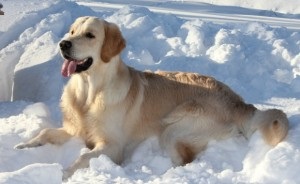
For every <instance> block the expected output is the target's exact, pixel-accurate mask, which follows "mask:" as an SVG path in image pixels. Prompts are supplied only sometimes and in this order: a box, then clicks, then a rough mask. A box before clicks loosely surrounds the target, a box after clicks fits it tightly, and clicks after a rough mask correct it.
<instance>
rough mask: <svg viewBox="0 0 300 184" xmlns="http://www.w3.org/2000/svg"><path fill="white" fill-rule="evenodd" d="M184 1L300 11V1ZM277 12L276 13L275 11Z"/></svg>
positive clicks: (184, 0)
mask: <svg viewBox="0 0 300 184" xmlns="http://www.w3.org/2000/svg"><path fill="white" fill-rule="evenodd" d="M182 2H204V3H209V4H215V5H225V6H237V7H245V8H253V9H259V10H269V11H273V12H280V13H288V14H299V13H300V1H299V0H293V1H286V0H272V1H261V0H243V1H241V0H230V1H224V0H183V1H182ZM274 14H275V13H274Z"/></svg>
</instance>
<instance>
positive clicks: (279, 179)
mask: <svg viewBox="0 0 300 184" xmlns="http://www.w3.org/2000/svg"><path fill="white" fill-rule="evenodd" d="M118 2H119V3H120V4H121V3H122V2H121V1H118ZM153 2H155V1H153ZM202 2H203V1H202ZM215 2H217V1H215ZM228 2H229V1H228ZM230 2H231V3H232V4H234V3H236V2H237V1H234V0H232V1H230ZM246 2H249V1H246ZM254 2H257V1H254ZM276 2H277V1H276ZM278 2H279V1H278ZM295 2H298V1H295ZM6 3H7V4H8V5H7V7H11V8H12V9H13V10H10V11H6V15H7V16H9V17H11V19H10V20H8V19H0V23H1V25H5V26H4V27H2V29H1V30H0V31H3V32H0V45H1V47H0V48H1V50H0V63H1V67H0V85H1V88H0V101H2V102H0V127H1V128H0V145H1V147H0V183H9V184H14V183H22V182H23V183H53V184H56V183H61V176H62V171H61V170H62V168H66V167H68V166H69V165H70V164H71V163H72V162H73V161H74V160H75V159H76V158H78V156H79V155H80V154H82V153H84V152H86V151H88V150H87V148H85V147H84V144H83V142H82V141H81V140H78V139H75V138H74V139H72V140H70V141H69V142H67V143H66V144H64V145H63V146H53V145H45V146H43V147H38V148H32V149H25V150H15V149H14V146H15V145H16V144H18V143H20V142H24V141H26V140H28V139H30V138H31V137H32V136H34V135H36V134H37V133H38V132H39V131H40V130H41V129H43V128H47V127H59V126H61V122H60V117H61V115H60V110H59V106H58V102H59V98H60V94H61V90H62V87H63V85H64V83H65V80H64V79H62V77H61V75H60V67H61V60H62V59H61V57H60V55H59V51H58V49H57V44H58V42H59V40H60V39H61V38H62V37H63V36H64V34H65V33H66V32H67V30H68V28H69V25H70V24H71V23H72V22H73V21H74V20H75V19H76V18H77V17H78V16H81V15H96V16H99V17H102V18H104V19H106V20H107V21H111V22H115V23H116V24H118V26H119V27H120V29H121V31H122V33H123V35H124V37H125V38H126V41H127V47H126V49H125V50H124V52H123V55H122V57H123V59H124V61H125V62H126V63H127V64H128V65H130V66H133V67H135V68H137V69H141V70H145V69H150V70H157V69H160V70H180V71H190V72H199V73H202V74H207V75H212V76H214V77H216V78H217V79H218V80H221V81H223V82H225V83H226V84H228V85H229V86H231V87H232V88H233V89H234V90H235V91H237V92H238V93H239V94H240V95H241V96H243V97H244V98H245V99H246V101H248V102H250V103H255V104H256V106H257V107H258V108H261V109H267V108H279V109H282V110H284V111H285V112H286V113H287V114H288V117H289V120H290V123H291V128H290V132H289V135H288V137H287V139H286V140H285V141H284V142H282V143H280V144H279V145H278V146H276V147H275V148H270V147H268V146H267V145H265V143H264V142H262V138H261V136H260V135H259V134H258V133H256V134H254V135H253V136H252V137H251V139H250V140H245V139H244V138H243V137H236V138H232V139H229V140H225V141H221V142H211V143H210V145H209V146H208V149H207V150H206V151H204V152H203V153H201V154H199V155H198V157H197V159H196V160H195V161H194V162H192V163H190V164H188V165H186V166H183V167H175V168H173V167H172V165H171V161H170V158H169V157H168V156H167V155H166V153H164V151H163V150H161V149H160V147H159V144H158V141H157V139H156V138H150V139H148V140H146V141H145V142H144V143H143V144H141V145H140V146H139V147H138V148H137V150H135V151H134V153H133V155H132V157H131V158H128V159H127V160H126V161H125V163H124V164H123V165H121V166H118V165H116V164H114V163H113V162H112V161H111V160H110V159H109V158H108V157H106V156H105V155H101V156H100V157H99V158H94V159H92V160H91V161H90V165H91V166H90V167H89V168H86V169H80V170H78V171H77V172H76V173H75V174H74V176H73V177H71V178H70V179H69V180H68V181H66V183H70V184H71V183H270V184H271V183H272V184H273V183H299V182H300V177H299V174H298V172H299V170H300V151H299V150H300V143H299V135H300V124H299V121H300V114H299V112H300V100H299V99H300V77H299V75H300V55H299V53H300V34H299V33H298V32H295V31H293V30H290V29H287V28H284V27H278V28H274V27H270V26H269V25H267V24H262V23H257V22H245V23H243V24H234V23H227V24H222V25H220V24H216V23H212V22H207V21H203V20H200V19H189V20H186V19H181V18H178V17H176V16H173V15H170V14H167V15H165V14H158V13H153V12H151V11H149V9H147V8H143V7H135V6H125V7H123V8H121V9H120V10H118V11H113V10H106V11H104V10H103V11H100V12H94V11H92V10H91V9H89V8H86V7H84V6H79V5H77V4H76V3H74V2H69V1H64V0H56V1H51V2H50V1H46V0H43V1H38V0H33V1H31V3H28V2H23V1H21V0H14V1H9V2H8V1H6ZM9 3H11V4H9ZM39 3H42V4H39ZM154 4H155V3H154ZM261 4H262V3H261ZM286 4H288V3H286ZM39 5H40V6H39ZM155 5H156V6H157V7H159V3H158V4H155ZM275 5H276V3H275ZM4 7H6V5H5V4H4ZM21 7H28V8H27V9H26V10H24V12H23V13H22V14H21V16H19V17H17V16H15V17H14V16H13V15H14V14H12V13H13V12H18V11H19V10H21ZM274 7H276V6H274ZM280 7H282V8H283V9H286V8H285V7H284V6H280ZM295 8H296V7H295ZM182 9H185V10H186V11H188V8H187V7H185V6H184V4H183V6H182ZM293 11H296V10H293ZM10 12H11V14H10ZM294 16H295V17H296V16H297V15H294ZM9 21H11V22H10V23H8V22H9ZM6 23H7V24H6ZM8 30H13V31H8ZM10 99H12V100H13V101H12V102H4V101H9V100H10ZM35 102H37V103H35ZM49 173H51V174H49Z"/></svg>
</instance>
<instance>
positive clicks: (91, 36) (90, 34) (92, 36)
mask: <svg viewBox="0 0 300 184" xmlns="http://www.w3.org/2000/svg"><path fill="white" fill-rule="evenodd" d="M85 36H86V37H87V38H95V36H94V35H93V34H92V33H90V32H88V33H86V34H85Z"/></svg>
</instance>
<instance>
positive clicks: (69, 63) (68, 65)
mask: <svg viewBox="0 0 300 184" xmlns="http://www.w3.org/2000/svg"><path fill="white" fill-rule="evenodd" d="M92 64H93V58H91V57H88V58H85V59H83V60H77V59H73V58H70V57H67V58H66V57H65V61H64V63H63V65H62V68H61V74H62V75H63V76H64V77H69V76H71V75H72V74H74V73H80V72H83V71H86V70H87V69H89V67H90V66H91V65H92Z"/></svg>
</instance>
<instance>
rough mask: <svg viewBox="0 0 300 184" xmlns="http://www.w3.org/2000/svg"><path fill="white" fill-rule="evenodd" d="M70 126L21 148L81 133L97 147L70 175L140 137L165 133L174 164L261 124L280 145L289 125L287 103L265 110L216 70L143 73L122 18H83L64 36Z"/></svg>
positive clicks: (118, 154)
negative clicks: (133, 61) (129, 62)
mask: <svg viewBox="0 0 300 184" xmlns="http://www.w3.org/2000/svg"><path fill="white" fill-rule="evenodd" d="M59 45H60V49H61V54H62V56H63V57H64V58H65V61H64V64H63V66H62V70H61V72H62V75H63V76H70V77H71V78H70V80H69V81H68V83H67V85H66V86H65V88H64V91H63V94H62V98H61V110H62V113H63V127H62V128H58V129H45V130H42V131H41V132H40V133H39V135H37V136H36V137H35V138H33V139H31V140H29V141H28V142H27V143H24V144H19V145H17V146H16V148H19V149H22V148H26V147H36V146H42V145H44V144H46V143H51V144H56V145H61V144H63V143H65V142H66V141H68V140H69V139H70V138H71V137H73V136H76V137H80V138H82V139H83V140H84V141H85V143H86V146H87V147H88V148H90V149H91V151H90V152H88V153H85V154H83V155H81V156H80V158H78V159H77V160H76V161H75V163H74V164H73V165H71V167H69V168H67V169H66V170H65V171H64V178H68V177H69V176H71V175H72V174H73V173H74V172H75V171H76V170H77V169H80V168H85V167H88V166H89V160H90V159H91V158H93V157H98V156H99V155H100V154H105V155H107V156H109V157H110V158H111V159H112V160H113V161H114V162H116V163H121V162H122V161H123V160H124V158H126V157H128V155H126V154H125V153H126V152H127V151H125V150H133V149H134V147H135V146H136V145H137V144H139V143H140V142H141V141H143V140H145V139H147V138H149V137H150V136H158V138H159V141H160V145H161V147H162V148H164V149H165V150H166V151H167V153H168V154H169V155H170V158H171V160H172V162H173V163H174V165H183V164H186V163H189V162H191V161H193V159H194V158H195V156H196V155H197V154H198V153H200V152H201V151H202V150H204V149H205V147H206V145H207V143H208V142H209V141H210V140H221V139H225V138H229V137H232V136H236V135H243V136H245V137H246V138H249V136H251V135H252V133H253V132H254V131H255V130H259V131H260V132H261V134H262V136H263V138H264V140H265V141H266V143H268V144H270V145H273V146H275V145H276V144H277V143H279V142H280V141H282V140H283V139H284V138H285V136H286V135H287V132H288V119H287V116H286V114H285V113H283V112H282V111H281V110H277V109H271V110H266V111H261V110H258V109H256V108H255V107H254V106H253V105H251V104H246V103H245V102H244V101H243V99H242V98H241V97H240V96H238V95H237V94H236V93H234V92H233V91H232V90H231V89H230V88H229V87H228V86H226V85H225V84H223V83H221V82H219V81H217V80H215V79H214V78H212V77H207V76H202V75H199V74H195V73H183V72H156V73H152V72H140V71H137V70H135V69H133V68H130V67H128V66H126V65H125V64H124V63H123V62H122V59H121V57H120V53H121V51H122V50H123V49H124V48H125V45H126V43H125V40H124V38H123V37H122V34H121V32H120V30H119V29H118V27H117V26H116V25H115V24H112V23H108V22H106V21H104V20H101V19H98V18H95V17H80V18H78V19H77V20H76V21H75V22H74V23H73V25H72V26H71V28H70V31H69V35H68V37H67V38H66V39H64V40H62V41H61V42H60V44H59Z"/></svg>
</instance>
